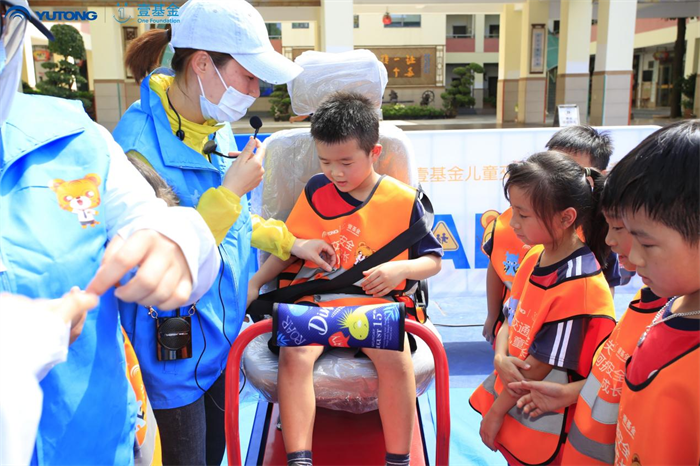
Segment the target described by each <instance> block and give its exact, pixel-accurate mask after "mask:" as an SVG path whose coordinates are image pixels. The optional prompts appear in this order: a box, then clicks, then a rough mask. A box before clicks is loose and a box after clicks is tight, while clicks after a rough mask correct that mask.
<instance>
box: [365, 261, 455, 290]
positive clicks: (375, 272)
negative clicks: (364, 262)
mask: <svg viewBox="0 0 700 466" xmlns="http://www.w3.org/2000/svg"><path fill="white" fill-rule="evenodd" d="M441 268H442V258H441V257H440V256H438V255H436V254H426V255H425V256H421V257H418V258H416V259H409V260H402V261H391V262H386V263H384V264H380V265H378V266H376V267H372V268H371V269H369V270H366V271H365V272H364V276H365V279H364V280H363V281H362V289H363V290H364V292H365V293H367V294H368V295H371V296H373V297H375V298H378V297H381V296H386V295H387V294H389V293H390V292H391V291H392V290H393V289H394V288H396V287H397V286H398V285H399V283H401V282H402V281H404V280H424V279H426V278H430V277H432V276H433V275H437V273H438V272H440V269H441Z"/></svg>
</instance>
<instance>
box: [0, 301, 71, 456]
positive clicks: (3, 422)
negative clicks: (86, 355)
mask: <svg viewBox="0 0 700 466" xmlns="http://www.w3.org/2000/svg"><path fill="white" fill-rule="evenodd" d="M2 299H3V295H0V301H2ZM22 311H23V310H22V309H13V308H8V307H6V306H3V305H2V304H0V373H2V374H4V377H5V381H4V382H3V383H0V465H3V466H4V465H15V464H18V465H26V464H30V462H31V459H32V453H33V451H34V443H35V440H36V431H37V428H38V427H39V419H40V418H41V407H42V400H43V393H42V391H41V387H40V386H39V381H41V379H43V378H44V376H45V375H46V374H47V373H48V371H49V370H51V368H52V367H54V366H55V365H56V364H58V363H61V362H63V361H65V360H66V356H67V355H68V342H69V340H70V323H68V324H66V323H65V322H63V320H62V319H61V318H59V317H58V316H57V315H56V314H54V313H53V312H48V311H42V310H36V311H35V312H22Z"/></svg>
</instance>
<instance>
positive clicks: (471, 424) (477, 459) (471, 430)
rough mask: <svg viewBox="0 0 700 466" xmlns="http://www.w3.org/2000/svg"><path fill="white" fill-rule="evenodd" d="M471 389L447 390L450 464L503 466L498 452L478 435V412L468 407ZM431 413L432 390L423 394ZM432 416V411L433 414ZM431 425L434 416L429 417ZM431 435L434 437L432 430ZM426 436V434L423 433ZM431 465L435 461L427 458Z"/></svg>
mask: <svg viewBox="0 0 700 466" xmlns="http://www.w3.org/2000/svg"><path fill="white" fill-rule="evenodd" d="M473 392H474V389H472V388H451V389H450V418H451V419H452V422H451V424H452V425H451V432H450V465H451V466H463V465H489V466H505V465H506V464H507V463H506V461H505V459H504V458H503V456H502V455H501V454H500V453H497V452H493V451H491V450H489V449H488V448H487V447H486V445H484V444H483V443H482V442H481V437H479V424H480V423H481V415H480V414H479V413H477V412H476V411H474V410H473V409H472V407H471V406H469V397H470V396H471V394H472V393H473ZM427 397H428V403H429V405H430V407H431V413H435V390H430V391H428V393H427ZM433 416H434V414H433ZM431 420H432V423H433V425H434V424H435V419H434V418H433V419H431ZM431 434H432V435H433V436H434V435H435V431H432V432H431ZM426 435H430V434H429V433H428V432H426ZM431 464H435V463H434V460H433V459H432V458H431Z"/></svg>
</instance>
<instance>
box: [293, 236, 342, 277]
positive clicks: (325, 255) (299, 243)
mask: <svg viewBox="0 0 700 466" xmlns="http://www.w3.org/2000/svg"><path fill="white" fill-rule="evenodd" d="M290 253H291V254H292V256H295V257H298V258H299V259H303V260H307V261H311V262H313V263H314V264H316V265H317V266H318V267H320V268H322V269H323V270H325V271H326V272H332V271H333V267H335V265H336V261H337V257H336V255H335V251H334V250H333V246H331V245H330V244H328V243H327V242H325V241H323V240H321V239H299V238H297V239H296V240H295V241H294V244H293V245H292V250H291V251H290Z"/></svg>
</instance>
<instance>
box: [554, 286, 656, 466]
mask: <svg viewBox="0 0 700 466" xmlns="http://www.w3.org/2000/svg"><path fill="white" fill-rule="evenodd" d="M666 301H667V299H666V298H659V297H658V296H656V295H655V294H654V293H652V292H651V290H650V289H649V288H646V287H645V288H642V289H641V290H639V292H637V294H636V295H635V297H634V299H633V300H632V302H631V303H630V305H629V308H628V309H627V312H625V314H624V315H623V316H622V318H621V319H620V322H618V324H617V325H616V326H615V329H614V330H613V332H612V334H611V335H610V338H608V339H607V341H606V342H605V343H604V344H603V346H601V347H600V348H599V349H598V351H597V352H596V355H595V358H594V362H593V368H592V369H591V373H590V375H589V376H588V378H587V379H586V384H585V385H584V387H583V389H582V390H581V394H580V395H579V398H578V402H577V403H576V415H575V416H574V422H573V425H572V426H571V430H570V431H569V436H568V438H567V441H566V444H565V445H564V456H563V458H562V464H565V465H581V466H584V465H606V464H613V462H614V460H615V425H616V424H617V415H618V411H619V403H620V394H621V393H622V385H623V382H624V379H625V362H627V359H628V358H629V357H630V355H631V354H632V352H633V351H634V348H635V347H636V345H637V341H638V340H639V336H640V335H641V334H642V333H643V332H644V329H645V328H646V326H647V325H649V324H650V323H651V321H652V320H653V319H654V316H655V315H656V313H657V312H659V309H661V308H662V307H663V306H664V304H666Z"/></svg>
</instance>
